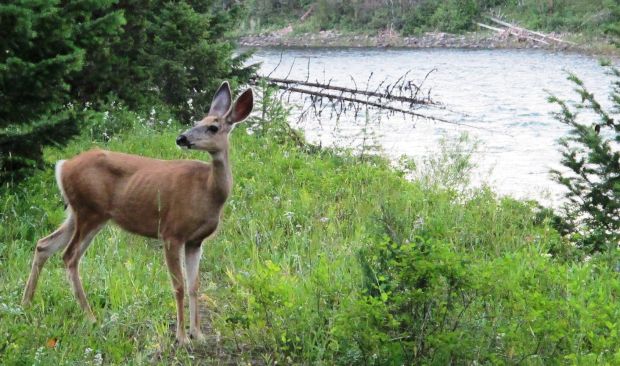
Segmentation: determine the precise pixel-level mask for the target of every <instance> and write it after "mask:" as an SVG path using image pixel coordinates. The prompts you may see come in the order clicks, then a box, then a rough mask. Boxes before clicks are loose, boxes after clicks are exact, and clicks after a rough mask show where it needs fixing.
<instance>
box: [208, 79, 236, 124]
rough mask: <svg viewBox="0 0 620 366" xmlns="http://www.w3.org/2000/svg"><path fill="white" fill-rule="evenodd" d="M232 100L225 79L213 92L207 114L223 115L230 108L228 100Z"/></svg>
mask: <svg viewBox="0 0 620 366" xmlns="http://www.w3.org/2000/svg"><path fill="white" fill-rule="evenodd" d="M231 100H232V96H231V95H230V85H228V81H225V82H223V83H222V85H220V87H219V89H217V91H216V92H215V95H214V96H213V101H211V108H210V109H209V116H218V117H221V116H225V115H226V113H228V110H229V109H230V102H231Z"/></svg>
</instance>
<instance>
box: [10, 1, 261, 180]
mask: <svg viewBox="0 0 620 366" xmlns="http://www.w3.org/2000/svg"><path fill="white" fill-rule="evenodd" d="M221 4H222V3H221V2H214V1H211V0H201V1H181V2H174V3H172V2H166V1H146V0H144V1H124V0H106V1H89V0H80V1H72V2H68V3H67V2H61V1H58V0H56V1H41V0H24V1H18V2H12V3H9V4H2V5H0V22H1V23H2V27H1V29H0V46H1V48H2V50H3V53H2V55H0V181H6V180H9V179H13V178H21V177H23V176H24V175H25V174H27V173H29V172H31V168H33V167H36V166H40V165H41V163H42V146H46V145H54V144H62V143H64V142H66V141H67V139H68V138H69V137H71V136H72V135H74V134H76V133H77V132H78V130H79V129H80V128H82V127H84V126H85V125H84V124H83V123H82V121H84V120H87V119H88V118H89V116H87V115H84V113H83V112H84V109H85V108H86V109H88V110H90V109H93V108H99V109H101V108H105V107H106V106H108V105H109V104H110V101H111V100H114V101H115V102H117V103H121V104H123V105H125V106H127V107H128V108H129V109H131V110H134V111H146V112H149V111H150V110H151V109H152V108H153V107H156V108H165V109H168V110H170V111H171V112H172V113H174V114H175V115H176V118H177V119H178V120H181V121H183V122H185V123H189V122H190V121H191V120H192V119H194V118H197V117H199V116H202V115H204V114H205V111H206V110H208V107H209V105H208V104H209V102H210V100H209V98H210V97H211V94H212V92H213V91H214V90H215V89H216V88H217V87H218V86H219V84H220V83H221V81H222V80H223V79H227V80H229V81H230V82H231V83H232V84H233V85H239V84H240V83H244V82H246V81H247V79H248V77H249V76H250V75H251V74H252V73H253V72H254V67H244V66H243V62H244V61H245V60H246V59H247V57H248V54H241V55H237V56H235V55H234V48H233V44H232V42H231V41H230V40H229V39H228V38H227V37H226V35H227V34H228V32H229V31H230V30H231V29H233V28H234V27H235V22H236V21H235V19H236V18H237V16H238V14H239V11H240V10H239V6H236V5H235V6H228V7H226V8H224V7H222V5H221ZM224 4H225V3H224ZM160 105H163V106H164V107H159V106H160Z"/></svg>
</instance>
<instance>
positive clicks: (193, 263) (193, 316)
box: [185, 242, 204, 341]
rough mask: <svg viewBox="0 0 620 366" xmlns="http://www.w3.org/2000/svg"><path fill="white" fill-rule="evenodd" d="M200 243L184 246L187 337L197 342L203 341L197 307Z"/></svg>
mask: <svg viewBox="0 0 620 366" xmlns="http://www.w3.org/2000/svg"><path fill="white" fill-rule="evenodd" d="M200 244H201V242H198V243H192V242H190V243H186V244H185V270H186V272H187V290H188V291H189V335H190V336H191V337H192V338H193V339H196V340H198V341H203V340H204V335H203V334H202V331H201V330H200V309H199V306H198V288H199V287H200V271H199V269H198V267H199V264H200V255H201V253H202V247H201V245H200Z"/></svg>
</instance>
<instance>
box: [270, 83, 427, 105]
mask: <svg viewBox="0 0 620 366" xmlns="http://www.w3.org/2000/svg"><path fill="white" fill-rule="evenodd" d="M261 78H262V79H264V80H265V81H267V82H268V83H269V84H283V85H286V86H287V88H286V89H289V90H290V88H289V87H288V86H290V85H302V86H306V87H311V88H319V89H323V90H334V91H339V92H344V93H351V94H359V95H365V96H369V97H375V98H385V99H389V100H392V101H398V102H403V103H409V104H423V105H438V103H436V102H434V101H433V100H431V99H430V97H426V98H418V97H417V94H418V93H419V92H421V89H420V87H419V86H417V85H415V84H412V83H408V85H407V86H408V87H409V88H411V89H412V90H414V95H412V96H403V95H396V94H394V93H393V92H392V90H390V88H389V86H388V87H386V92H385V93H380V92H377V91H369V90H360V89H353V88H345V87H341V86H336V85H331V83H328V84H321V83H318V82H308V81H302V80H291V79H281V78H272V77H261ZM277 86H278V87H280V85H277ZM282 89H284V88H282Z"/></svg>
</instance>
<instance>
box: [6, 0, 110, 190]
mask: <svg viewBox="0 0 620 366" xmlns="http://www.w3.org/2000/svg"><path fill="white" fill-rule="evenodd" d="M111 4H112V1H72V2H70V4H64V3H63V2H61V1H59V0H56V1H49V0H20V1H14V2H10V3H3V4H0V49H1V50H2V52H1V53H0V180H5V179H8V178H11V177H19V176H21V175H22V174H23V173H24V172H25V171H26V170H28V169H29V168H32V167H34V166H37V165H39V164H40V162H41V154H42V147H43V146H45V145H49V144H54V143H62V142H64V141H66V140H67V139H68V138H69V137H70V136H71V135H73V134H75V133H76V132H77V115H76V111H75V110H74V109H73V108H72V106H71V102H72V98H71V92H72V90H71V85H70V82H71V80H72V78H74V77H75V76H76V75H78V72H79V71H80V70H82V69H83V68H84V65H85V63H87V60H88V57H87V51H86V49H84V48H83V47H81V46H82V45H81V44H80V43H85V42H93V47H95V46H96V45H100V44H101V42H102V41H101V40H102V39H103V38H105V37H106V34H108V33H110V32H112V33H114V32H118V31H119V30H120V29H121V28H120V27H121V25H122V17H121V15H120V13H115V12H111V11H110V6H111ZM87 40H88V41H87Z"/></svg>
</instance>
